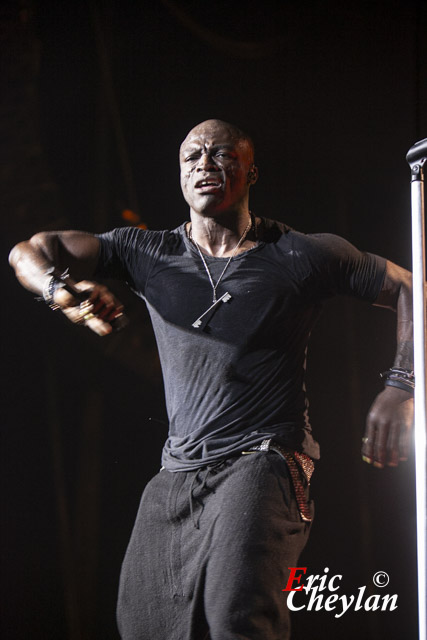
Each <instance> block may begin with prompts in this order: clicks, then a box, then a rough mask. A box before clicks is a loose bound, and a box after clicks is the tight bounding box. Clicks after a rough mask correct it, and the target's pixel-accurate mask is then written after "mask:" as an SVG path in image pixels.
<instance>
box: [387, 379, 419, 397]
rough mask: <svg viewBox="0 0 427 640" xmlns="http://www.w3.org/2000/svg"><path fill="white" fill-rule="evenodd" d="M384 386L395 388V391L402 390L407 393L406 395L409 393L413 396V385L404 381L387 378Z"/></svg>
mask: <svg viewBox="0 0 427 640" xmlns="http://www.w3.org/2000/svg"><path fill="white" fill-rule="evenodd" d="M384 386H385V387H396V388H397V389H402V390H403V391H407V392H408V393H411V394H412V395H414V385H413V384H411V383H409V382H406V381H405V380H401V379H399V380H397V379H396V378H393V379H391V378H387V380H386V381H385V382H384Z"/></svg>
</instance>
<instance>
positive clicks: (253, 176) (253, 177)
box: [248, 164, 258, 184]
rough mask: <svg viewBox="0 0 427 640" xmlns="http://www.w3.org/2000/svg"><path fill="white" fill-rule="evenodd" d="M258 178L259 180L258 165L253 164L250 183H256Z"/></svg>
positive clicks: (250, 170) (249, 173) (249, 172)
mask: <svg viewBox="0 0 427 640" xmlns="http://www.w3.org/2000/svg"><path fill="white" fill-rule="evenodd" d="M257 180H258V167H256V166H255V165H254V164H253V165H252V166H251V168H250V169H249V171H248V184H255V182H256V181H257Z"/></svg>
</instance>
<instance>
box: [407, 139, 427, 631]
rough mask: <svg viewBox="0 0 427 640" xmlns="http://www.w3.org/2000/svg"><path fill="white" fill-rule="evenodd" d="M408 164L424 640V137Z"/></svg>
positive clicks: (420, 606) (426, 421) (420, 609)
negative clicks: (409, 175) (409, 168)
mask: <svg viewBox="0 0 427 640" xmlns="http://www.w3.org/2000/svg"><path fill="white" fill-rule="evenodd" d="M407 160H408V162H409V164H410V166H411V176H412V182H411V205H412V206H411V208H412V274H413V295H414V372H415V478H416V505H417V567H418V624H419V640H427V630H426V629H427V624H426V603H427V586H426V574H427V537H426V519H427V490H426V483H427V472H426V469H427V464H426V463H427V457H426V426H427V417H426V395H427V394H426V336H427V325H426V321H427V319H426V285H425V273H426V272H425V265H426V252H425V249H426V248H425V221H424V171H423V169H424V165H425V164H426V161H427V139H425V140H421V141H420V142H417V143H416V144H415V145H414V146H413V147H412V148H411V149H410V150H409V152H408V155H407Z"/></svg>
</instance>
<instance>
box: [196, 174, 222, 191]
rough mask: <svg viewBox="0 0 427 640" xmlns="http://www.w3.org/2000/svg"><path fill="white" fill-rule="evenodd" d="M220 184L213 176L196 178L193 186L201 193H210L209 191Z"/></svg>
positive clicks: (215, 188)
mask: <svg viewBox="0 0 427 640" xmlns="http://www.w3.org/2000/svg"><path fill="white" fill-rule="evenodd" d="M221 186H222V182H221V180H216V179H215V178H205V179H204V180H198V181H197V182H196V184H195V185H194V188H195V189H197V191H200V192H202V193H210V192H211V191H216V190H217V189H220V188H221Z"/></svg>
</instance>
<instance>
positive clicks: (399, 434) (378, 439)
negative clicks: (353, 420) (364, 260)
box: [362, 261, 414, 468]
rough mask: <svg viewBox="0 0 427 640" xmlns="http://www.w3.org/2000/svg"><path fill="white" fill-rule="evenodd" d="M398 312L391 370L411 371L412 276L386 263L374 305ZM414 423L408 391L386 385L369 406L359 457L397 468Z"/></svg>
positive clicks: (407, 453)
mask: <svg viewBox="0 0 427 640" xmlns="http://www.w3.org/2000/svg"><path fill="white" fill-rule="evenodd" d="M374 304H375V305H377V306H381V307H387V308H390V309H393V310H394V311H396V312H397V351H396V357H395V360H394V364H393V367H398V368H400V369H406V370H408V371H412V370H413V368H414V355H413V351H414V343H413V324H412V276H411V273H410V272H409V271H406V269H402V268H401V267H398V266H397V265H396V264H394V263H392V262H389V261H387V267H386V275H385V278H384V283H383V287H382V290H381V292H380V294H379V296H378V298H377V300H376V301H375V303H374ZM413 421H414V398H413V394H412V393H411V392H410V391H405V390H404V389H400V388H397V387H394V386H386V387H385V389H384V391H382V392H381V393H380V394H379V395H378V396H377V397H376V399H375V401H374V403H373V404H372V406H371V408H370V410H369V414H368V418H367V421H366V431H365V437H364V438H363V445H362V457H363V460H364V461H365V462H368V463H373V464H374V466H375V467H378V468H383V467H384V466H386V465H388V466H390V467H396V466H397V465H398V464H399V461H401V460H406V459H407V458H408V456H409V449H410V439H411V429H412V426H413Z"/></svg>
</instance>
